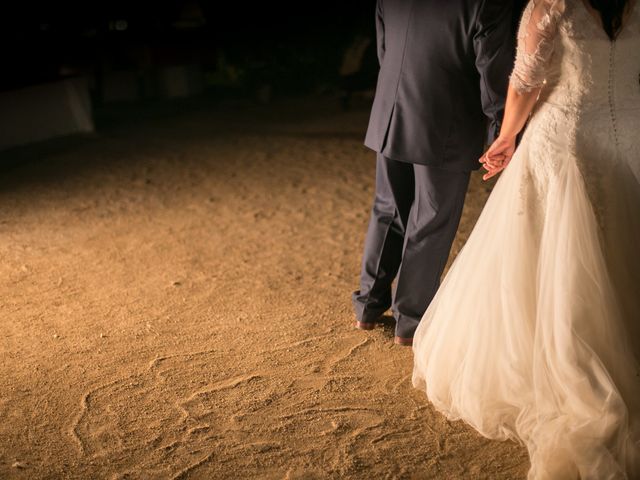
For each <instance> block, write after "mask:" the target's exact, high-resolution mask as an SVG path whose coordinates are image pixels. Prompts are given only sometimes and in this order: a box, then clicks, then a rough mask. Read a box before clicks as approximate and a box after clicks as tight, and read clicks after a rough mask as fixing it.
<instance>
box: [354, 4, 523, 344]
mask: <svg viewBox="0 0 640 480" xmlns="http://www.w3.org/2000/svg"><path fill="white" fill-rule="evenodd" d="M516 3H522V2H514V0H446V1H445V0H442V1H441V0H378V3H377V7H376V24H377V32H378V35H377V36H378V39H377V47H378V59H379V61H380V73H379V76H378V85H377V88H376V96H375V100H374V103H373V109H372V112H371V118H370V121H369V129H368V131H367V136H366V140H365V145H366V146H368V147H369V148H371V149H372V150H374V151H376V152H377V154H378V156H377V167H376V194H375V200H374V203H373V210H372V214H371V219H370V222H369V229H368V232H367V237H366V241H365V248H364V256H363V261H362V273H361V277H360V289H359V290H358V291H356V292H354V294H353V303H354V307H355V311H356V317H357V323H356V326H357V327H358V328H361V329H371V328H373V327H374V326H375V323H376V321H377V320H378V319H379V318H380V316H381V315H382V314H383V313H384V312H385V311H386V310H387V309H388V308H389V307H391V308H392V310H393V313H394V316H395V318H396V337H395V342H396V343H398V344H401V345H411V344H412V341H413V334H414V332H415V330H416V328H417V327H418V323H419V322H420V319H421V318H422V315H423V314H424V312H425V311H426V309H427V307H428V305H429V303H430V302H431V300H432V299H433V296H434V295H435V293H436V291H437V289H438V286H439V284H440V277H441V275H442V272H443V270H444V267H445V264H446V262H447V258H448V256H449V251H450V249H451V244H452V243H453V239H454V237H455V234H456V230H457V228H458V224H459V222H460V216H461V214H462V207H463V204H464V199H465V195H466V192H467V188H468V184H469V176H470V173H471V171H472V170H475V169H477V168H478V167H479V166H480V163H479V162H478V159H479V158H480V156H481V155H482V153H483V148H484V146H485V144H486V143H489V144H490V143H491V142H492V141H493V139H494V138H495V137H496V136H497V135H498V133H499V130H500V121H501V119H502V114H503V111H504V103H505V96H506V92H507V85H508V76H509V73H510V72H511V69H512V66H513V62H514V56H515V53H514V50H515V48H514V47H515V45H514V44H515V35H514V30H515V29H514V23H513V19H514V18H518V14H517V13H516V12H515V10H514V9H521V6H520V5H515V4H516ZM394 278H397V284H396V289H395V292H394V295H392V291H391V284H392V282H393V280H394ZM478 307H480V306H478Z"/></svg>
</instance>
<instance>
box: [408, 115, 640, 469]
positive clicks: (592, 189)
mask: <svg viewBox="0 0 640 480" xmlns="http://www.w3.org/2000/svg"><path fill="white" fill-rule="evenodd" d="M540 130H541V133H540V135H539V136H536V135H537V132H536V127H535V125H532V126H531V127H529V129H528V131H527V132H526V134H525V138H524V139H523V143H522V144H521V146H520V147H519V148H518V150H517V152H516V155H515V156H514V158H513V160H512V162H511V164H510V166H509V167H508V168H507V169H506V170H505V171H504V172H503V174H502V178H500V179H499V181H498V182H497V184H496V186H495V188H494V191H493V192H492V194H491V196H490V198H489V200H488V202H487V205H486V207H485V209H484V211H483V213H482V215H481V217H480V219H479V220H478V223H477V225H476V227H475V229H474V230H473V233H472V234H471V236H470V238H469V240H468V242H467V244H466V245H465V247H464V248H463V250H462V251H461V252H460V254H459V256H458V257H457V259H456V260H455V262H454V264H453V266H452V268H451V269H450V271H449V273H448V274H447V276H446V277H445V279H444V281H443V283H442V285H441V288H440V290H439V291H438V294H437V295H436V297H435V299H434V300H433V302H432V304H431V305H430V307H429V309H428V310H427V312H426V313H425V315H424V317H423V319H422V321H421V323H420V326H419V327H418V330H417V332H416V335H415V338H414V347H413V348H414V358H415V360H414V361H415V365H414V372H413V383H414V386H416V387H417V388H421V389H424V390H425V391H426V393H427V396H428V398H429V400H430V401H431V402H432V403H433V405H434V406H435V407H436V408H437V409H438V410H439V411H441V412H442V413H443V414H445V415H446V416H447V417H448V418H449V419H452V420H456V419H461V420H464V421H465V422H467V423H469V424H470V425H471V426H473V427H474V428H475V429H477V430H478V431H479V432H480V433H481V434H482V435H484V436H486V437H489V438H493V439H508V438H510V439H514V440H516V441H518V442H521V443H523V444H524V445H526V447H527V449H528V451H529V455H530V460H531V470H530V472H529V478H530V479H536V480H539V479H562V480H564V479H574V478H580V479H582V480H587V479H593V480H603V479H614V478H615V479H618V478H630V479H638V478H640V376H639V375H640V374H639V368H638V358H640V356H639V352H640V349H639V347H638V343H639V340H640V328H639V324H640V301H639V298H640V284H639V283H638V282H639V280H640V261H639V258H640V210H639V207H640V200H639V199H640V184H639V182H638V176H637V173H636V172H635V171H634V168H633V166H632V165H630V164H628V163H625V162H624V161H615V162H613V161H612V162H610V163H608V164H606V170H607V173H606V175H602V174H601V172H600V173H598V170H600V168H599V167H594V168H593V169H590V168H589V167H588V166H587V165H586V164H585V163H584V162H583V163H580V161H579V160H578V158H577V156H576V155H574V154H568V153H567V151H568V150H569V147H571V148H570V150H572V151H576V148H575V144H574V145H572V146H568V145H567V144H566V143H565V142H564V141H561V142H558V143H557V144H556V145H551V146H549V145H548V143H549V138H548V135H547V138H540V137H544V136H545V135H542V133H544V132H543V130H544V129H543V128H540ZM565 138H570V141H573V142H575V138H574V137H571V136H565ZM587 143H588V142H587ZM578 150H579V149H578ZM591 154H592V155H591V156H593V152H591ZM553 155H555V156H556V157H557V156H560V157H561V158H547V159H544V158H543V159H541V158H539V157H540V156H547V157H550V156H553ZM605 163H606V162H604V163H603V162H601V163H600V164H599V166H600V167H602V165H605ZM589 175H599V176H598V177H597V178H595V179H594V180H595V181H593V182H591V181H590V180H589V179H588V178H587V177H588V176H589ZM595 202H598V205H596V204H595Z"/></svg>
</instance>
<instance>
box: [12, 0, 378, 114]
mask: <svg viewBox="0 0 640 480" xmlns="http://www.w3.org/2000/svg"><path fill="white" fill-rule="evenodd" d="M2 9H3V10H4V12H3V14H2V15H1V16H0V18H1V20H0V22H1V24H0V35H1V36H2V37H1V41H0V49H1V51H0V53H1V54H2V59H3V60H2V63H3V66H2V75H0V90H3V91H7V90H12V89H15V88H20V87H24V86H28V85H33V84H38V83H42V82H48V81H52V80H56V79H60V78H64V77H66V76H74V75H83V76H87V77H88V78H89V79H90V85H91V89H92V95H93V100H94V102H96V103H98V104H99V103H100V101H101V83H102V82H104V81H105V80H104V79H105V78H107V77H108V75H109V74H110V73H112V72H119V71H129V72H136V74H137V75H139V77H140V83H141V88H140V97H141V98H151V97H154V96H155V95H157V92H155V91H154V89H153V88H152V87H150V86H149V84H150V82H149V81H148V78H149V77H152V76H153V72H154V71H157V70H158V69H161V68H163V67H166V66H170V65H197V66H198V68H199V69H200V70H201V72H202V75H203V78H204V84H205V87H206V91H208V92H214V93H216V94H219V95H222V96H225V95H226V96H230V95H240V96H250V95H256V92H257V91H259V90H260V88H261V87H264V86H265V85H266V86H267V87H268V91H269V94H268V96H275V95H290V94H308V93H318V92H323V91H327V90H339V89H340V85H341V84H340V82H341V79H340V75H339V69H340V64H341V61H342V58H343V55H344V52H345V50H346V49H347V48H348V46H349V45H350V44H351V43H352V42H353V41H354V38H355V37H356V36H357V35H358V34H361V35H366V36H369V37H371V38H372V39H373V42H372V43H371V46H370V48H368V50H367V52H366V55H365V58H364V60H363V67H362V79H361V82H360V83H361V86H362V87H363V88H364V87H366V86H371V87H372V86H374V85H375V75H376V73H377V64H376V59H375V24H374V9H375V0H343V1H324V2H318V3H314V2H305V1H299V2H296V3H288V2H267V1H264V2H250V3H247V2H241V1H227V2H220V1H213V0H172V1H151V0H130V1H124V0H111V1H106V0H97V1H96V0H87V1H77V0H75V1H71V0H65V1H49V2H45V1H33V0H24V1H22V2H13V3H11V4H10V5H5V6H3V7H2ZM145 78H146V79H147V80H145ZM151 83H152V82H151Z"/></svg>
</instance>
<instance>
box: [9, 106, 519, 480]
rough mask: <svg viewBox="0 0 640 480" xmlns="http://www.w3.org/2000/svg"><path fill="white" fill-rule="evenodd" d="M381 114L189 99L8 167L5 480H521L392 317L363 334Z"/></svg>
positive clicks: (507, 455)
mask: <svg viewBox="0 0 640 480" xmlns="http://www.w3.org/2000/svg"><path fill="white" fill-rule="evenodd" d="M366 121H367V112H366V110H364V109H359V110H357V111H354V112H350V113H341V112H339V111H338V110H337V109H336V108H334V102H332V101H320V102H318V101H315V102H311V101H307V102H297V103H296V102H286V103H285V102H283V103H282V104H278V105H277V106H268V107H266V106H262V107H250V106H240V107H232V106H226V107H216V108H213V107H212V108H196V109H193V108H191V109H186V110H184V111H182V112H180V113H179V114H177V115H173V116H167V115H157V116H154V115H147V116H144V117H140V118H137V119H135V118H134V119H132V120H129V121H125V122H112V123H111V124H110V126H107V127H106V128H105V129H103V130H102V132H101V133H100V134H98V135H95V136H93V137H89V138H85V139H80V140H78V141H71V142H68V144H65V145H64V146H63V147H60V146H59V145H58V146H57V147H56V148H51V147H50V146H47V145H41V146H38V147H33V148H31V149H28V152H29V153H28V155H30V156H31V157H33V158H36V159H37V161H31V162H28V163H26V164H24V165H23V166H18V167H15V168H12V169H10V170H5V171H3V172H2V178H1V180H0V259H1V262H0V478H3V479H4V478H10V479H13V478H16V479H39V478H87V479H102V478H105V479H128V478H131V479H134V478H135V479H137V478H140V479H146V478H159V479H170V478H171V479H176V478H181V479H187V478H205V479H230V478H274V479H284V478H288V479H325V478H329V479H334V478H335V479H350V478H353V479H356V478H358V479H360V478H362V479H370V478H376V479H383V478H420V479H431V478H433V479H458V478H460V479H492V480H495V479H518V478H524V477H525V475H526V470H527V468H528V460H527V456H526V452H525V451H524V450H523V449H522V448H520V447H519V446H517V445H516V444H514V443H510V442H503V443H501V442H492V441H489V440H486V439H484V438H482V437H480V436H479V435H478V434H476V433H475V432H474V431H472V430H471V429H470V428H468V427H467V426H465V425H463V424H461V423H459V422H454V423H451V422H448V421H446V420H445V419H444V418H443V417H442V416H440V415H439V414H437V413H436V412H435V411H434V410H433V409H432V407H431V406H430V405H429V404H428V403H427V401H426V397H425V395H424V393H423V392H421V391H418V390H415V389H413V387H412V386H411V380H410V375H411V366H412V352H411V349H410V348H406V347H398V346H394V345H393V344H392V339H393V329H392V326H391V325H390V324H387V325H386V326H381V327H380V328H379V329H376V330H374V331H371V332H363V331H358V330H355V329H354V328H353V315H352V312H351V306H350V298H349V297H350V293H351V291H352V290H353V289H354V288H355V287H356V286H357V281H358V270H359V262H360V254H361V248H362V244H363V241H364V233H365V229H366V224H367V220H368V212H369V208H370V201H371V198H372V194H373V180H374V168H375V165H374V156H373V154H372V153H371V152H369V151H367V150H366V149H365V148H364V147H363V146H362V144H361V143H362V137H363V131H364V129H365V127H366ZM12 155H14V154H12ZM487 194H488V186H487V185H486V184H483V183H482V181H481V180H480V178H479V176H477V175H476V176H475V177H474V179H473V181H472V185H471V190H470V195H469V197H468V199H467V200H468V201H467V208H466V210H465V213H464V220H463V224H462V226H461V229H460V232H459V235H458V238H457V240H456V243H455V246H454V252H453V254H455V253H456V252H457V251H459V249H460V246H461V245H462V244H463V242H464V239H465V238H466V237H467V236H468V234H469V232H470V229H471V228H472V225H473V223H474V222H475V220H476V218H477V216H478V214H479V211H480V208H481V206H482V204H483V203H484V201H485V200H486V197H487Z"/></svg>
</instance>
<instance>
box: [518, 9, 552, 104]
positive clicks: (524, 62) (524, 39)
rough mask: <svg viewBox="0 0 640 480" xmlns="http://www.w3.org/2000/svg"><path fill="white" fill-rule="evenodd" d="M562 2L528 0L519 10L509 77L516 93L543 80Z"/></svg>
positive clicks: (529, 90) (537, 85)
mask: <svg viewBox="0 0 640 480" xmlns="http://www.w3.org/2000/svg"><path fill="white" fill-rule="evenodd" d="M564 5H565V2H564V0H530V1H529V4H528V5H527V8H526V9H525V11H524V13H523V14H522V20H521V21H520V30H519V31H518V49H517V53H516V63H515V66H514V69H513V73H512V74H511V79H510V82H511V86H512V87H513V88H514V89H515V90H516V91H517V92H518V93H526V92H531V91H532V90H535V89H536V88H540V87H542V85H543V84H544V80H545V76H546V71H547V68H546V67H547V64H548V62H549V59H550V58H551V55H552V54H553V47H554V44H555V37H556V33H557V31H558V22H559V20H560V17H561V16H562V14H563V13H564Z"/></svg>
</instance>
